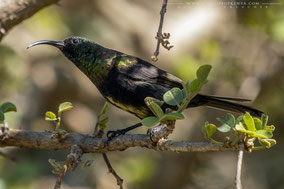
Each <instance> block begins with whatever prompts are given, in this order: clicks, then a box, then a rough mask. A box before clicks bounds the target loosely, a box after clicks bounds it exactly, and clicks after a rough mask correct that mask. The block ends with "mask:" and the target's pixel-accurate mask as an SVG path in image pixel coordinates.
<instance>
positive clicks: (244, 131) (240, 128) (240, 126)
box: [235, 122, 255, 135]
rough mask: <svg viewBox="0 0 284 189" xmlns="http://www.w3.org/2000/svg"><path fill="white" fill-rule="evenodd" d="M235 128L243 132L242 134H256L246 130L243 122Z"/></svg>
mask: <svg viewBox="0 0 284 189" xmlns="http://www.w3.org/2000/svg"><path fill="white" fill-rule="evenodd" d="M235 128H236V130H237V131H239V132H242V133H247V134H249V135H253V134H255V132H254V131H249V130H246V128H245V127H244V125H243V123H242V122H239V123H238V124H237V125H236V126H235Z"/></svg>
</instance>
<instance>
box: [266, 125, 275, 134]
mask: <svg viewBox="0 0 284 189" xmlns="http://www.w3.org/2000/svg"><path fill="white" fill-rule="evenodd" d="M263 130H266V131H269V132H273V131H274V130H275V127H274V125H271V126H268V125H267V126H264V127H263Z"/></svg>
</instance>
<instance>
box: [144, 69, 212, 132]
mask: <svg viewBox="0 0 284 189" xmlns="http://www.w3.org/2000/svg"><path fill="white" fill-rule="evenodd" d="M211 68H212V67H211V66H210V65H202V66H200V67H199V68H198V70H197V72H196V77H197V79H195V80H193V81H192V82H191V83H189V82H184V83H183V89H179V88H176V87H175V88H172V89H170V90H169V91H167V92H166V93H165V94H164V96H163V101H160V100H158V99H154V98H151V97H147V98H145V104H146V105H147V106H148V107H149V109H150V110H151V111H152V112H153V114H154V115H155V117H154V116H150V117H146V118H144V119H143V120H142V124H143V125H144V126H147V127H153V126H155V125H157V124H158V123H160V122H164V121H166V120H178V119H184V115H183V114H182V112H183V110H184V109H186V108H187V106H188V103H189V102H190V100H191V99H193V98H194V97H195V96H196V95H197V94H198V92H199V91H200V89H201V88H202V86H203V85H204V84H206V83H207V82H208V80H207V77H208V75H209V72H210V70H211ZM164 103H166V104H168V105H170V106H177V108H178V109H177V110H170V111H169V112H166V113H165V112H164V111H163V109H162V108H161V106H162V105H163V104H164Z"/></svg>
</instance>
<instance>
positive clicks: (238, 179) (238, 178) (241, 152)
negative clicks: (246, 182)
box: [235, 143, 244, 189]
mask: <svg viewBox="0 0 284 189" xmlns="http://www.w3.org/2000/svg"><path fill="white" fill-rule="evenodd" d="M243 155H244V147H243V144H242V143H240V144H239V154H238V163H237V174H236V178H235V185H236V189H242V182H241V175H242V163H243Z"/></svg>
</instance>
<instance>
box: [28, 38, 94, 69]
mask: <svg viewBox="0 0 284 189" xmlns="http://www.w3.org/2000/svg"><path fill="white" fill-rule="evenodd" d="M43 44H45V45H51V46H54V47H56V48H58V49H59V50H61V51H62V52H63V54H64V55H65V56H66V57H67V58H68V59H69V60H71V61H72V62H73V63H74V64H75V65H76V66H78V67H80V65H84V64H86V63H91V62H94V61H95V52H96V49H97V48H98V46H97V44H96V43H95V42H93V41H90V40H88V39H86V38H82V37H69V38H67V39H65V40H63V41H50V40H41V41H37V42H34V43H32V44H30V45H29V46H28V47H27V49H29V48H31V47H33V46H36V45H43Z"/></svg>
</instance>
